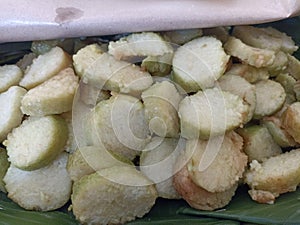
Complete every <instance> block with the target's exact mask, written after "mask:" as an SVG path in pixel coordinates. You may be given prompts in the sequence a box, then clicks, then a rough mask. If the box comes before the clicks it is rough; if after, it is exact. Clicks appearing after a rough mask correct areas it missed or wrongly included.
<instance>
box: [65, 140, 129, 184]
mask: <svg viewBox="0 0 300 225" xmlns="http://www.w3.org/2000/svg"><path fill="white" fill-rule="evenodd" d="M126 165H127V166H132V165H133V164H132V162H131V161H129V160H126V159H125V158H122V157H121V156H119V155H116V154H115V155H113V154H111V153H110V152H108V151H107V150H106V149H105V148H104V146H102V147H100V146H97V147H96V146H85V147H80V148H78V149H76V151H75V152H74V153H73V154H70V156H69V160H68V165H67V169H68V172H69V174H70V177H71V179H72V180H73V181H77V180H79V179H80V178H81V177H83V176H85V175H89V174H92V173H94V172H95V171H99V170H101V169H104V168H108V167H112V166H126Z"/></svg>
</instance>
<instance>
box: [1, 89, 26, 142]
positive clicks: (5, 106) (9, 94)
mask: <svg viewBox="0 0 300 225" xmlns="http://www.w3.org/2000/svg"><path fill="white" fill-rule="evenodd" d="M26 92H27V91H26V90H25V89H24V88H21V87H19V86H12V87H10V88H9V89H8V90H7V91H6V92H3V93H1V94H0V105H1V113H0V142H2V141H4V140H5V139H6V136H7V134H8V133H9V132H11V131H12V129H13V128H15V127H17V126H19V125H20V124H21V122H22V118H23V113H22V111H21V109H20V106H21V101H22V98H23V96H24V95H25V94H26Z"/></svg>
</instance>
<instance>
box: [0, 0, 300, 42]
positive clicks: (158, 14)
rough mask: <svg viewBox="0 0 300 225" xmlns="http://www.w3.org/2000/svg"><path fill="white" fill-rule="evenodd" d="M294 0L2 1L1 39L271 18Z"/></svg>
mask: <svg viewBox="0 0 300 225" xmlns="http://www.w3.org/2000/svg"><path fill="white" fill-rule="evenodd" d="M299 14H300V1H299V0H251V1H249V0H181V1H180V0H147V1H144V0H85V1H82V0H72V1H71V0H51V1H41V0H14V1H11V0H1V13H0V31H1V35H0V42H11V41H26V40H37V39H53V38H62V37H78V36H95V35H108V34H117V33H124V32H138V31H150V30H151V31H160V30H173V29H185V28H197V27H215V26H223V25H237V24H257V23H263V22H270V21H276V20H280V19H284V18H288V17H292V16H296V15H299Z"/></svg>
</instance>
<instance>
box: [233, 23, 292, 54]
mask: <svg viewBox="0 0 300 225" xmlns="http://www.w3.org/2000/svg"><path fill="white" fill-rule="evenodd" d="M232 34H233V35H234V36H235V37H237V38H240V39H241V40H242V41H243V42H245V43H247V44H249V45H251V46H254V47H257V48H265V49H270V50H274V51H279V50H282V51H284V52H287V53H290V54H292V53H293V52H294V51H296V50H297V49H298V47H297V46H296V45H295V42H294V41H293V40H292V38H291V37H289V36H288V35H287V34H286V33H283V32H280V31H279V30H276V29H275V28H273V27H254V26H235V27H234V29H233V33H232Z"/></svg>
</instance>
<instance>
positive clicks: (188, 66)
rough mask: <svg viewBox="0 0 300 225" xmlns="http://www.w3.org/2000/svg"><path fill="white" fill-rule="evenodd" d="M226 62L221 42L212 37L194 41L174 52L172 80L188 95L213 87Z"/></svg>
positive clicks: (226, 58) (227, 58)
mask: <svg viewBox="0 0 300 225" xmlns="http://www.w3.org/2000/svg"><path fill="white" fill-rule="evenodd" d="M228 60H229V56H228V55H227V54H226V53H225V51H224V49H223V47H222V42H221V41H219V40H217V39H216V38H214V37H200V38H197V39H194V40H192V41H190V42H188V43H186V44H184V45H183V46H181V47H179V48H178V49H177V50H176V52H175V54H174V57H173V72H174V73H173V78H172V79H173V80H174V81H175V82H176V83H178V84H179V85H180V86H181V87H182V88H183V89H184V90H185V91H186V92H188V93H190V92H196V91H199V90H201V89H202V90H203V89H206V88H210V87H213V86H214V82H215V81H216V80H217V79H219V78H220V77H221V76H222V75H223V73H224V71H225V69H226V67H227V63H228Z"/></svg>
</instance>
